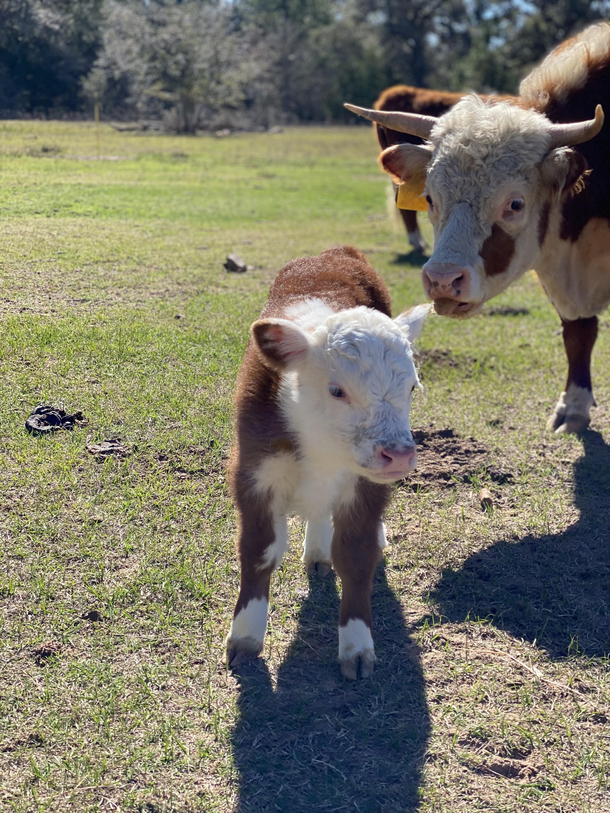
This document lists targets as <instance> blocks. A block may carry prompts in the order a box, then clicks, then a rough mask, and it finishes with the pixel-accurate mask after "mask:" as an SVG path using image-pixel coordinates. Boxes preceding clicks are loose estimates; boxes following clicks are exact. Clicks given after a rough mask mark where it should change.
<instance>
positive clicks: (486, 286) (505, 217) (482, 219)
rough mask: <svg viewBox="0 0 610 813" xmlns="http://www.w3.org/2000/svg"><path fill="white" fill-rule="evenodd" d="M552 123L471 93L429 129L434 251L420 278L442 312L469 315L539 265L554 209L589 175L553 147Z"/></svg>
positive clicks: (578, 159)
mask: <svg viewBox="0 0 610 813" xmlns="http://www.w3.org/2000/svg"><path fill="white" fill-rule="evenodd" d="M550 126H551V125H550V122H549V120H548V119H547V118H546V116H544V115H542V114H540V113H537V112H535V111H533V110H529V109H524V108H522V107H520V106H518V105H517V104H513V103H511V102H494V101H493V100H492V101H483V100H482V99H480V98H478V97H477V96H466V97H465V98H464V99H462V100H461V101H460V102H458V104H457V105H456V106H455V107H454V108H453V109H452V110H450V111H449V112H448V113H446V114H445V115H444V116H442V117H441V118H440V119H439V121H438V123H437V124H436V125H435V126H434V128H433V129H432V132H431V136H430V138H431V141H432V145H433V152H432V157H431V159H430V162H429V164H428V171H427V177H426V188H425V194H426V196H427V200H428V204H429V213H430V220H431V222H432V225H433V228H434V235H435V244H434V253H433V254H432V256H431V257H430V260H429V261H428V262H427V263H426V265H425V266H424V268H423V274H422V277H423V282H424V287H425V289H426V292H427V293H428V294H429V296H430V297H431V298H432V299H433V300H434V301H435V306H436V309H437V311H438V312H439V313H443V314H445V315H450V316H457V317H465V316H471V315H473V313H476V312H477V311H478V310H480V308H481V306H482V305H483V303H484V302H486V301H487V300H489V299H491V298H492V297H494V296H496V295H497V294H498V293H500V292H501V291H503V290H505V289H506V288H507V287H508V285H510V283H511V282H512V281H513V280H515V279H516V278H517V277H519V276H520V275H521V274H523V273H524V272H525V271H526V270H527V269H528V268H531V267H532V265H533V263H534V261H535V259H536V256H537V255H538V253H539V251H540V248H541V245H542V243H543V241H544V238H545V235H546V230H547V227H548V221H549V210H550V208H551V207H552V206H553V205H554V204H555V203H556V202H557V201H558V200H559V199H560V196H561V194H562V192H563V191H564V190H565V189H567V188H569V187H570V186H572V185H573V184H575V183H577V182H578V180H579V178H580V177H581V176H582V174H583V172H584V171H585V170H586V162H585V161H584V159H582V156H581V155H580V154H579V153H577V152H575V151H574V150H572V149H569V148H566V147H558V148H555V149H552V148H551V145H552V137H551V134H550V131H549V127H550ZM405 146H406V145H405ZM394 169H396V158H395V157H394Z"/></svg>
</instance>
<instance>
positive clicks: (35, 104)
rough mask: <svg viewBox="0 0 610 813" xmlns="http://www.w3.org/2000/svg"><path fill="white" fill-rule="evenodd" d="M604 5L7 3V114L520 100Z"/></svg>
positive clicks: (195, 116)
mask: <svg viewBox="0 0 610 813" xmlns="http://www.w3.org/2000/svg"><path fill="white" fill-rule="evenodd" d="M608 10H610V0H593V2H591V1H590V0H521V2H519V3H516V2H513V0H0V116H2V117H4V118H7V117H13V116H23V115H30V116H45V117H58V116H66V115H72V116H75V115H91V111H92V109H93V105H94V104H95V103H98V104H99V105H101V109H102V112H103V115H104V116H106V117H107V118H115V119H124V120H128V119H131V120H133V119H139V120H147V121H155V122H162V123H163V125H164V126H165V127H166V128H167V129H170V130H174V131H176V132H186V133H188V132H195V131H196V130H197V129H200V128H201V129H205V128H214V129H218V128H220V127H270V126H272V125H276V124H285V123H297V122H345V121H349V120H350V118H351V117H350V116H349V114H347V113H346V111H345V110H344V108H343V102H344V101H346V100H349V101H351V102H353V103H355V104H360V105H364V106H370V105H371V104H372V102H373V101H374V100H375V98H376V97H377V95H378V94H379V92H380V91H381V90H382V89H383V88H384V87H387V86H388V85H391V84H396V83H406V84H412V85H417V86H422V87H438V88H443V89H446V90H464V89H471V90H475V91H478V92H489V91H498V92H506V93H513V92H515V90H516V89H517V86H518V83H519V80H520V78H521V76H522V75H523V73H524V72H525V71H526V70H527V69H528V68H530V67H531V66H532V65H533V64H535V63H536V62H537V61H539V60H540V59H541V58H542V57H543V55H544V54H545V53H547V52H548V51H549V50H550V49H551V48H552V47H553V46H554V45H556V44H557V43H558V42H561V40H563V39H565V38H566V37H568V36H570V35H572V34H573V33H576V32H577V31H578V30H580V29H581V28H583V27H584V26H585V25H587V24H588V23H590V22H592V21H594V20H598V19H600V18H603V17H604V16H605V15H606V14H607V12H608Z"/></svg>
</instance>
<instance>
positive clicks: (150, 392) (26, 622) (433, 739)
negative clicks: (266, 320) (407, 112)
mask: <svg viewBox="0 0 610 813" xmlns="http://www.w3.org/2000/svg"><path fill="white" fill-rule="evenodd" d="M0 137H1V140H0V160H1V165H0V166H1V168H0V179H1V183H0V217H1V249H2V250H1V252H0V280H1V282H0V320H1V329H0V381H1V386H0V450H1V454H0V545H1V549H0V625H1V636H0V810H1V811H19V813H22V812H23V813H25V811H28V812H29V811H50V813H64V812H65V811H78V812H79V813H81V812H85V811H117V810H118V811H140V812H141V813H170V812H171V813H191V811H210V812H211V811H219V812H222V813H226V812H228V811H240V813H246V812H247V811H259V812H260V813H268V812H270V811H286V812H287V813H305V812H307V813H318V812H319V813H331V812H333V813H335V812H337V813H338V811H349V812H350V813H351V811H355V812H356V813H407V812H408V811H409V812H410V811H416V810H417V811H421V813H474V811H482V812H484V813H491V812H492V811H493V813H522V812H525V811H527V813H530V812H532V813H533V811H536V812H537V811H541V812H542V811H544V813H548V812H549V811H556V812H557V813H560V812H561V813H604V812H605V813H608V811H610V671H609V661H608V653H609V652H610V608H609V602H610V499H609V498H610V449H609V444H610V341H609V339H608V330H607V328H608V326H609V325H610V319H609V317H608V316H604V317H603V318H602V320H601V328H602V329H601V330H600V338H599V340H598V346H597V349H596V351H595V355H594V375H595V383H596V397H597V401H598V404H599V406H598V407H597V408H596V409H595V410H594V418H593V422H592V425H591V429H590V430H589V431H588V432H587V433H586V434H585V435H584V436H583V437H582V438H573V437H557V436H549V435H547V434H546V433H545V430H544V425H545V421H546V418H547V415H548V414H549V413H550V411H551V409H552V406H553V405H554V403H555V401H556V399H557V397H558V395H559V393H560V391H561V389H562V385H563V382H564V376H565V370H566V364H565V360H564V353H563V348H562V342H561V336H560V335H559V333H558V328H559V321H558V318H557V317H556V315H555V314H554V312H553V310H552V308H551V307H550V305H549V304H548V302H547V301H546V299H545V297H544V295H543V293H542V291H541V289H540V287H539V285H538V283H537V281H536V279H535V277H534V276H533V275H532V274H528V275H526V276H525V277H524V278H523V279H522V280H521V281H520V282H519V283H517V284H516V285H514V286H513V287H512V289H511V290H510V291H509V292H507V293H506V294H504V295H502V296H501V297H499V298H498V299H496V300H494V301H493V302H491V303H490V304H489V305H488V306H487V307H486V309H485V312H484V313H483V314H482V315H481V316H478V317H476V318H475V319H473V320H471V321H469V322H465V323H457V322H453V321H450V320H446V319H442V318H439V317H431V318H430V319H429V321H428V323H427V324H426V326H425V327H424V330H423V334H422V337H421V340H420V342H419V348H420V351H419V356H418V359H419V366H420V372H421V378H422V381H423V383H424V385H425V393H424V394H420V395H418V397H417V398H416V402H415V405H414V410H413V417H412V425H413V428H414V429H415V430H416V436H417V439H418V444H419V447H420V457H419V460H420V468H419V469H418V471H417V472H416V473H415V474H414V476H413V477H411V478H409V479H408V480H406V481H404V482H403V483H401V484H400V485H399V486H398V487H397V488H396V495H395V498H394V501H393V503H392V506H391V509H390V511H389V514H388V518H387V523H388V529H389V537H390V541H391V544H390V546H389V548H388V549H387V552H386V556H385V559H384V563H383V564H382V565H380V566H379V568H378V572H377V577H376V583H375V591H374V597H373V617H374V623H375V642H376V648H377V656H378V662H377V668H376V671H375V674H374V675H373V677H372V678H370V679H368V680H366V681H364V682H362V683H359V684H352V683H348V682H346V681H343V680H342V678H341V675H340V671H339V667H338V664H337V663H336V647H337V643H336V636H337V631H336V619H337V612H338V593H339V590H340V586H339V585H338V584H337V582H336V581H335V580H334V578H333V577H332V576H330V577H328V578H327V579H325V580H316V579H309V580H308V577H307V576H306V574H305V572H304V570H303V568H302V565H301V563H300V561H299V558H300V545H301V538H302V535H303V527H302V524H301V522H300V521H297V520H295V521H294V523H293V526H292V546H291V550H290V553H289V555H288V556H287V557H286V560H285V562H284V564H283V565H282V567H281V569H280V570H279V571H278V572H277V573H276V575H275V576H274V579H273V584H272V591H273V593H272V601H271V605H270V623H269V635H268V640H267V644H266V648H265V653H264V659H262V660H260V661H258V662H256V663H255V664H253V665H251V666H249V667H244V668H243V669H241V670H240V671H239V672H238V673H236V674H231V673H230V672H228V671H227V670H226V668H225V667H224V665H223V638H224V636H225V634H226V632H227V630H228V626H229V622H230V616H231V612H232V609H233V606H234V601H235V598H236V593H237V576H238V572H237V563H236V559H235V555H234V551H233V539H234V533H235V513H234V511H233V508H232V506H231V503H230V500H229V497H228V494H227V489H226V486H225V479H224V464H225V460H226V456H227V453H228V449H229V446H230V439H231V392H232V387H233V382H234V380H235V376H236V372H237V368H238V365H239V362H240V359H241V355H242V352H243V349H244V346H245V342H246V338H247V334H248V327H249V324H250V323H251V322H252V321H253V320H254V319H255V318H256V316H257V315H258V313H259V311H260V309H261V307H262V305H263V303H264V301H265V296H266V292H267V290H268V286H269V284H270V282H271V280H272V279H273V277H274V275H275V274H276V273H277V271H278V270H279V269H280V268H281V267H282V265H283V264H284V263H285V262H287V261H288V260H289V259H291V258H293V257H296V256H300V255H303V254H310V253H318V252H319V251H321V250H323V249H324V248H327V247H329V246H331V245H336V244H339V243H350V244H353V245H355V246H357V247H359V248H361V249H362V250H364V251H365V253H366V254H367V256H368V258H369V260H370V261H371V263H372V264H373V266H374V267H375V268H377V270H379V271H380V272H381V273H382V275H383V276H384V278H385V279H386V280H387V282H388V284H389V286H390V289H391V293H392V296H393V300H394V303H395V311H396V312H398V310H399V309H404V308H406V307H408V306H410V305H411V304H415V303H417V302H421V301H422V300H423V294H422V290H421V285H420V281H419V270H418V269H419V266H420V265H421V262H422V257H421V256H418V255H414V254H408V247H407V244H406V239H405V237H404V235H403V233H402V232H401V230H400V229H398V228H396V229H394V230H393V229H392V227H391V225H390V223H389V221H388V220H387V218H386V213H385V199H386V181H385V179H384V178H383V177H382V175H381V173H380V172H379V171H378V169H377V167H376V164H375V155H376V149H375V143H374V139H373V136H372V133H371V131H370V130H369V129H368V128H366V127H354V128H344V129H322V128H311V129H305V128H303V129H294V130H292V129H288V130H286V131H285V132H283V133H280V134H276V135H270V134H240V135H235V136H231V137H229V138H224V139H215V138H210V137H201V138H170V137H165V136H160V135H148V134H138V133H119V132H116V131H114V130H112V129H111V128H109V127H104V128H103V130H102V137H101V159H99V160H98V157H97V147H96V139H95V132H94V129H93V126H91V125H87V124H66V123H41V122H2V123H0ZM231 252H237V253H239V254H240V255H241V256H242V257H243V258H244V259H245V260H246V262H248V263H249V264H250V265H252V266H253V269H252V270H250V271H249V272H248V273H247V274H242V275H236V274H228V273H227V272H226V271H225V270H224V268H223V267H222V263H223V261H224V258H225V257H226V255H227V254H229V253H231ZM39 404H54V405H57V406H61V407H64V408H65V409H67V410H68V411H70V412H72V411H75V410H82V412H83V413H84V415H85V416H86V418H87V419H88V424H87V425H85V426H79V427H77V428H75V429H74V431H72V432H67V431H65V432H58V433H56V434H54V435H52V436H42V437H36V436H32V435H29V434H27V433H26V432H25V429H24V422H25V419H26V417H27V416H28V414H29V413H30V411H31V410H32V409H33V408H34V407H36V406H37V405H39ZM112 438H119V439H120V440H121V442H122V443H123V444H124V445H125V446H126V447H127V449H126V453H125V454H124V455H123V456H117V455H114V456H108V457H105V458H104V457H101V456H100V455H94V454H92V453H91V452H90V451H89V450H88V446H90V445H91V444H95V443H98V442H100V441H103V440H108V439H112ZM483 486H487V487H488V488H489V489H490V490H491V492H492V494H493V498H494V505H493V507H492V508H491V509H489V510H486V511H483V510H481V507H480V504H479V496H478V492H479V490H480V489H481V487H483Z"/></svg>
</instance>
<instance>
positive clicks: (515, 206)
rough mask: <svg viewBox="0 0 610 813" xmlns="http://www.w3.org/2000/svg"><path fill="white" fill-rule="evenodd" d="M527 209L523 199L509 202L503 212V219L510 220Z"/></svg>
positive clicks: (514, 199)
mask: <svg viewBox="0 0 610 813" xmlns="http://www.w3.org/2000/svg"><path fill="white" fill-rule="evenodd" d="M524 209H525V201H524V200H523V198H513V199H512V200H509V201H508V203H507V204H506V206H505V207H504V211H503V212H502V217H503V218H504V219H510V218H511V217H514V216H515V215H517V214H519V212H522V211H523V210H524Z"/></svg>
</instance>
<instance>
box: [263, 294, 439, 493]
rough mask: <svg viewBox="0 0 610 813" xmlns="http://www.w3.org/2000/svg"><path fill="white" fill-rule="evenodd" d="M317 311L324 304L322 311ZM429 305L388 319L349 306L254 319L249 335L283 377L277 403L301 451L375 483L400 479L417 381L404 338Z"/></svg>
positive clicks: (406, 465)
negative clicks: (314, 319) (316, 314)
mask: <svg viewBox="0 0 610 813" xmlns="http://www.w3.org/2000/svg"><path fill="white" fill-rule="evenodd" d="M322 307H323V309H324V306H322ZM428 310H429V306H426V305H423V306H419V307H417V308H414V309H413V310H412V311H410V312H408V313H406V314H403V315H401V316H399V317H397V318H396V319H394V320H392V319H390V318H389V317H387V316H385V315H384V314H382V313H380V312H379V311H375V310H371V309H369V308H354V309H351V310H345V311H341V312H339V313H333V314H332V315H328V314H329V311H328V309H324V310H323V312H322V321H321V323H320V322H318V324H317V326H315V327H313V326H312V324H311V314H310V315H309V318H307V319H302V320H301V323H302V324H303V325H305V326H306V328H308V329H303V327H301V326H300V325H299V324H298V322H299V319H298V317H297V319H296V320H295V321H294V322H293V321H289V320H287V319H261V320H259V321H258V322H255V323H254V325H253V326H252V334H253V337H254V340H255V341H256V343H257V345H258V347H259V350H260V352H261V353H262V355H263V358H264V359H265V361H266V363H268V364H270V365H271V366H274V367H275V368H279V369H282V370H284V371H285V372H286V375H285V379H284V388H283V392H282V399H283V403H282V406H283V408H284V410H285V412H286V414H287V417H288V421H289V424H290V428H291V429H292V430H294V431H296V432H297V433H298V436H299V439H300V442H301V446H302V451H303V452H304V453H305V454H306V455H309V456H313V457H314V458H316V457H317V458H319V459H320V460H325V461H326V463H325V464H326V465H330V466H332V467H333V468H336V469H345V470H348V471H350V472H352V473H354V474H357V475H361V476H363V477H367V478H368V479H370V480H373V481H374V482H380V483H382V482H383V483H387V482H390V481H393V480H398V479H400V478H402V477H404V476H405V475H406V474H407V473H408V472H409V471H411V470H412V469H413V468H414V466H415V463H416V453H415V444H414V442H413V436H412V434H411V429H410V427H409V412H410V409H411V401H412V398H413V391H414V390H415V388H416V387H418V386H419V379H418V377H417V372H416V370H415V365H414V364H413V357H412V353H411V345H410V341H412V340H413V339H415V338H416V336H417V335H418V334H419V331H420V329H421V325H422V323H423V320H424V318H425V316H426V314H427V312H428Z"/></svg>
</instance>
